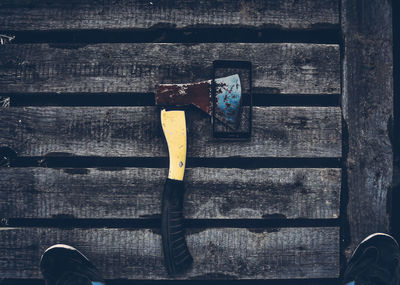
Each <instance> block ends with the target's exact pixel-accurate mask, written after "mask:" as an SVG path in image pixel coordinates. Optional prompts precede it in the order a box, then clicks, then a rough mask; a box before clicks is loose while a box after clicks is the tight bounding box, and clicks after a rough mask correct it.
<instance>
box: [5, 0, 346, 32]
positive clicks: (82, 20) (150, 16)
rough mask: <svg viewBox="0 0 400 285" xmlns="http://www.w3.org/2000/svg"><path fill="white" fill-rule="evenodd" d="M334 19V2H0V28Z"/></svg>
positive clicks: (292, 23)
mask: <svg viewBox="0 0 400 285" xmlns="http://www.w3.org/2000/svg"><path fill="white" fill-rule="evenodd" d="M338 23H339V1H338V0H333V1H332V0H320V1H313V0H302V1H295V0H290V1H279V0H268V1H262V0H253V1H212V0H208V1H195V0H180V1H169V0H154V1H138V0H119V1H111V0H106V1H95V2H93V1H90V0H85V1H78V0H62V1H54V2H48V1H44V0H40V1H34V0H31V1H30V0H28V1H27V0H17V1H15V0H3V1H1V2H0V27H2V29H4V30H13V31H18V30H65V29H67V30H76V29H79V30H85V29H148V28H157V27H171V28H191V27H201V28H204V27H223V26H228V27H231V26H234V27H238V26H239V27H240V26H244V27H251V28H264V27H265V28H279V29H315V28H327V27H332V26H333V27H336V26H338Z"/></svg>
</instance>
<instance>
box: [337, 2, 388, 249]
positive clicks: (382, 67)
mask: <svg viewBox="0 0 400 285" xmlns="http://www.w3.org/2000/svg"><path fill="white" fill-rule="evenodd" d="M391 9H392V8H391V3H390V2H380V3H377V2H374V1H367V0H360V1H358V0H357V1H356V0H346V1H342V15H343V17H342V29H343V35H344V74H343V101H342V107H343V116H344V120H345V123H346V126H347V129H348V130H347V133H348V146H347V147H346V150H345V155H346V168H347V179H346V182H347V187H348V192H349V201H348V205H347V214H348V218H349V224H350V237H351V241H350V245H349V247H348V249H347V256H348V257H349V256H350V254H351V252H352V250H353V249H354V248H355V246H356V245H357V244H358V243H359V242H360V241H361V240H362V239H364V238H365V237H366V236H367V235H369V234H371V233H374V232H388V231H389V215H390V213H389V208H388V202H389V201H390V200H388V199H389V197H388V194H389V192H390V189H391V187H392V175H393V149H392V144H391V143H392V142H391V133H392V119H393V73H392V68H393V50H392V44H393V42H392V16H391Z"/></svg>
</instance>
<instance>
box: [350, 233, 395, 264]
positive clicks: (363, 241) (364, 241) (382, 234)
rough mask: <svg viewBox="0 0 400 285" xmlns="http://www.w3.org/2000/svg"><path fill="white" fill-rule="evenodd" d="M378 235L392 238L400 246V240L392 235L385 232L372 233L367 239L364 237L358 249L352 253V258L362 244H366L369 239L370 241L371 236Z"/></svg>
mask: <svg viewBox="0 0 400 285" xmlns="http://www.w3.org/2000/svg"><path fill="white" fill-rule="evenodd" d="M376 236H385V237H388V238H390V239H391V240H393V241H394V243H395V244H396V245H397V247H399V244H398V242H397V241H396V240H395V239H394V237H392V236H391V235H388V234H385V233H374V234H371V235H369V236H367V237H366V238H365V239H363V240H362V241H361V242H360V244H359V245H358V246H357V247H356V249H355V250H354V251H353V254H352V255H351V258H353V256H354V254H355V253H356V251H357V250H358V249H359V248H360V246H361V245H363V244H365V243H366V242H367V241H369V240H370V239H371V238H373V237H376Z"/></svg>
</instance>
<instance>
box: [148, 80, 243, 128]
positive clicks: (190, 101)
mask: <svg viewBox="0 0 400 285" xmlns="http://www.w3.org/2000/svg"><path fill="white" fill-rule="evenodd" d="M241 103H242V89H241V86H240V79H239V75H238V74H235V75H231V76H227V77H222V78H217V79H215V101H214V104H213V98H212V81H211V80H207V81H201V82H197V83H186V84H160V85H158V87H157V93H156V105H162V106H187V105H194V106H196V107H197V108H199V109H201V110H203V111H204V112H206V113H207V114H209V115H210V116H212V115H213V108H215V110H214V115H215V118H216V119H218V120H220V121H221V122H223V123H225V124H227V125H229V126H234V127H237V126H238V124H239V120H240V109H241Z"/></svg>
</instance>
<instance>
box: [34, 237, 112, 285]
mask: <svg viewBox="0 0 400 285" xmlns="http://www.w3.org/2000/svg"><path fill="white" fill-rule="evenodd" d="M40 271H41V272H42V274H43V277H44V280H45V281H46V285H69V284H71V285H104V284H105V282H104V280H103V278H102V277H101V275H100V273H99V271H98V270H97V268H96V267H95V266H94V265H93V264H92V263H91V262H90V261H89V259H87V258H86V256H84V255H83V254H82V253H80V252H79V251H78V250H77V249H75V248H73V247H71V246H68V245H65V244H57V245H53V246H51V247H49V248H48V249H46V251H45V252H44V253H43V255H42V258H41V260H40Z"/></svg>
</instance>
